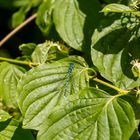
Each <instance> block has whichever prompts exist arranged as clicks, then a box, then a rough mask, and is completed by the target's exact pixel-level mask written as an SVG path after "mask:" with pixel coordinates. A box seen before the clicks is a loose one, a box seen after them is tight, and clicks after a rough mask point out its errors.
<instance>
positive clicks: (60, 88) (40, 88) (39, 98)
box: [17, 57, 88, 129]
mask: <svg viewBox="0 0 140 140" xmlns="http://www.w3.org/2000/svg"><path fill="white" fill-rule="evenodd" d="M71 64H73V65H74V68H73V69H72V68H70V66H71ZM86 67H87V65H86V64H85V62H84V60H83V59H82V58H81V57H70V58H67V59H62V60H59V61H57V62H54V63H51V64H44V65H40V66H38V67H36V68H33V69H32V70H30V71H29V72H27V73H26V74H25V75H24V76H23V77H22V79H21V81H20V82H19V84H18V90H17V94H18V99H19V107H20V110H21V112H22V114H23V117H24V120H23V127H25V128H30V129H39V127H40V125H41V124H42V123H43V122H44V120H45V119H46V118H47V116H48V115H49V113H50V112H51V110H52V109H53V108H54V107H55V106H57V105H59V104H62V103H64V102H65V101H66V100H67V97H68V96H69V95H70V94H77V93H78V92H79V91H80V90H81V89H83V88H84V87H86V86H87V85H88V79H87V72H84V71H83V70H84V69H85V68H86ZM70 69H71V70H70ZM68 76H69V77H68Z"/></svg>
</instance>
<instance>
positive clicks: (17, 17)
mask: <svg viewBox="0 0 140 140" xmlns="http://www.w3.org/2000/svg"><path fill="white" fill-rule="evenodd" d="M30 9H31V6H30V5H28V6H25V7H24V6H23V7H21V8H20V9H19V10H18V11H17V12H15V13H14V14H13V16H12V27H13V28H15V27H17V26H18V25H20V24H21V23H22V22H23V21H24V19H25V18H26V14H27V12H28V11H29V10H30Z"/></svg>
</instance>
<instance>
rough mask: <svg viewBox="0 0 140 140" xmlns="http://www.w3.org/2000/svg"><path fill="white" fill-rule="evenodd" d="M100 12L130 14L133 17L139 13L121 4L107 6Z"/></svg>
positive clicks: (139, 14) (139, 13)
mask: <svg viewBox="0 0 140 140" xmlns="http://www.w3.org/2000/svg"><path fill="white" fill-rule="evenodd" d="M101 12H116V13H132V14H134V15H137V16H140V12H139V11H137V10H136V9H133V8H132V7H129V6H126V5H123V4H116V3H113V4H109V5H106V6H105V7H104V8H103V9H102V11H101Z"/></svg>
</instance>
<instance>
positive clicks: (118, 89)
mask: <svg viewBox="0 0 140 140" xmlns="http://www.w3.org/2000/svg"><path fill="white" fill-rule="evenodd" d="M93 80H94V81H96V82H98V83H100V84H103V85H106V86H108V87H110V88H112V89H114V90H116V91H118V92H119V93H121V94H127V93H129V91H127V90H123V89H120V88H118V87H115V86H113V85H111V84H109V83H107V82H105V81H102V80H100V79H98V78H93Z"/></svg>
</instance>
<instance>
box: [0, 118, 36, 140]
mask: <svg viewBox="0 0 140 140" xmlns="http://www.w3.org/2000/svg"><path fill="white" fill-rule="evenodd" d="M25 139H26V140H34V137H33V135H32V134H31V132H30V131H29V130H24V129H22V128H21V127H20V126H19V123H18V122H17V121H16V120H14V119H8V120H6V121H3V122H0V140H25Z"/></svg>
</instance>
